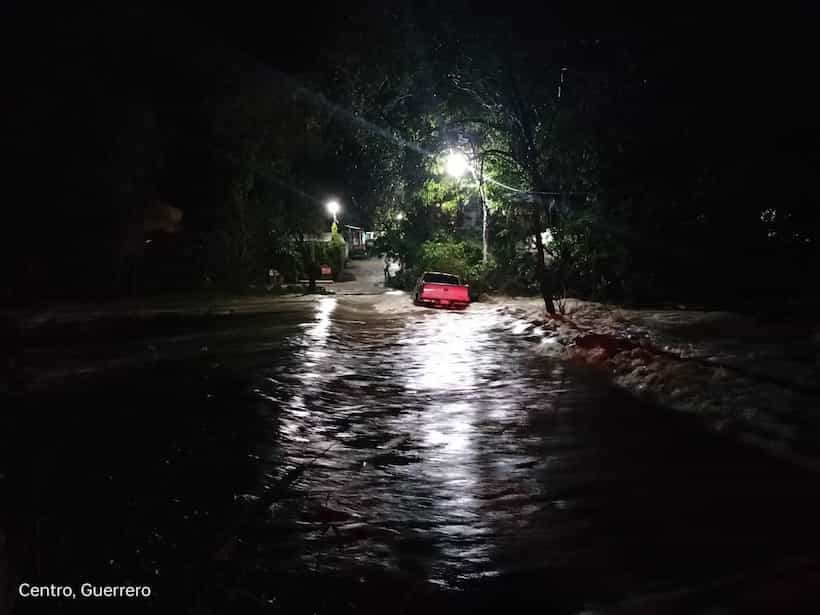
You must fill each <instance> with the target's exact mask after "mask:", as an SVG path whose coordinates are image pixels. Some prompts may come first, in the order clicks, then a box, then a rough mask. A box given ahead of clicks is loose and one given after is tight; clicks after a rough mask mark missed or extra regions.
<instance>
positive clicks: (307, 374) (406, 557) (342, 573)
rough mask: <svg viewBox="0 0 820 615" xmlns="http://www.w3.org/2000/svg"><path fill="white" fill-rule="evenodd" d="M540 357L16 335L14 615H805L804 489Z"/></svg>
mask: <svg viewBox="0 0 820 615" xmlns="http://www.w3.org/2000/svg"><path fill="white" fill-rule="evenodd" d="M95 328H96V329H97V331H98V333H97V335H94V331H95ZM550 343H552V342H551V341H550V340H549V339H547V338H544V337H543V334H542V333H541V332H539V331H538V330H533V329H532V328H530V327H527V326H525V325H524V324H523V323H520V322H517V321H515V320H514V319H513V318H512V317H510V316H505V315H503V314H502V313H501V312H500V311H498V310H495V309H493V308H492V307H488V306H482V305H474V306H471V308H470V309H469V310H467V311H466V312H458V313H452V312H444V311H435V310H425V309H420V310H414V311H408V312H407V313H404V314H397V315H392V316H379V317H377V316H374V315H373V314H372V313H370V312H369V311H368V310H367V305H366V303H364V304H363V303H361V302H360V303H358V304H357V305H356V306H355V309H351V305H348V304H346V303H345V300H344V299H342V298H340V299H336V298H323V299H320V300H318V301H317V302H316V303H315V304H309V305H299V306H296V307H293V308H292V309H289V310H285V311H282V312H280V313H276V314H266V315H256V316H243V317H240V316H233V317H226V318H221V319H220V318H199V319H196V318H183V317H174V318H166V319H151V320H148V321H145V322H141V323H136V324H135V323H134V322H130V321H129V322H121V323H116V322H108V323H107V324H106V325H105V326H101V325H99V324H96V325H85V326H83V327H81V328H78V329H75V330H64V329H61V330H60V332H59V334H57V333H56V332H44V333H42V334H41V335H40V336H39V337H38V336H33V337H32V338H31V339H30V340H29V341H28V344H29V348H28V349H27V353H28V357H29V359H28V360H29V363H30V365H31V366H33V367H32V368H31V369H32V370H35V371H38V372H39V373H41V374H50V376H49V377H42V378H41V379H40V380H39V383H40V384H39V385H38V387H37V388H36V390H34V391H33V392H30V393H28V394H27V395H25V396H23V397H22V398H21V397H17V398H15V399H12V400H9V403H7V404H5V406H6V410H5V411H4V415H3V424H2V427H3V440H2V443H3V447H4V450H5V453H4V455H3V459H2V466H0V472H1V473H2V479H0V487H2V488H3V491H4V494H5V497H4V498H3V501H4V504H3V508H4V510H3V518H2V520H3V542H2V545H3V546H2V548H3V551H2V555H3V566H5V580H4V590H5V591H6V602H5V605H6V608H7V609H8V610H9V611H10V612H19V613H29V612H31V613H34V612H55V613H62V612H90V611H91V610H93V609H101V608H105V609H110V608H111V604H110V603H108V604H107V605H101V604H100V603H90V602H87V601H82V600H79V601H70V600H55V601H50V602H48V603H44V602H42V601H32V600H22V599H20V598H14V596H13V595H11V594H13V593H14V592H16V587H17V584H18V583H19V582H21V581H24V580H26V581H30V582H33V583H57V584H67V585H73V586H75V587H79V585H80V584H81V583H82V582H84V581H88V580H90V581H92V582H94V583H98V584H106V583H108V584H127V583H133V584H140V585H146V584H147V585H150V586H151V587H152V597H151V599H150V600H146V601H142V602H140V603H135V602H134V601H127V602H118V603H117V605H116V607H117V611H118V612H181V613H187V612H191V613H194V612H200V613H221V612H228V611H230V612H270V613H276V612H284V613H289V612H298V613H302V612H304V613H386V612H396V613H414V612H420V611H428V612H448V613H452V612H477V611H480V612H555V613H580V612H642V613H643V612H646V613H651V612H664V613H678V612H680V613H690V612H709V613H715V612H726V613H731V612H777V611H779V610H780V609H781V608H806V609H808V608H814V607H816V606H817V605H818V596H817V590H816V588H817V587H820V585H818V582H819V581H820V564H819V563H818V552H820V550H819V549H818V546H819V545H818V543H820V538H819V537H818V532H817V530H816V526H817V519H820V515H818V512H820V500H818V490H817V479H816V477H815V476H814V475H812V474H808V473H804V472H801V471H798V470H794V469H791V468H789V467H787V466H785V465H783V464H782V463H780V462H777V461H775V460H773V459H770V458H769V457H767V456H765V455H764V454H763V453H760V452H758V451H755V450H751V449H747V448H744V447H742V446H740V445H737V444H734V443H733V442H732V441H731V440H729V439H726V438H722V437H720V436H717V435H714V434H712V433H710V432H709V431H707V430H706V429H704V428H703V427H702V426H701V425H700V424H699V422H698V420H697V419H696V418H693V417H691V416H683V415H679V414H675V413H673V412H670V411H667V410H664V409H661V408H658V407H655V406H653V405H651V404H649V403H646V402H642V401H639V400H636V399H634V398H632V397H629V396H627V395H626V394H624V393H622V392H620V391H618V390H616V389H614V388H612V387H610V386H609V385H608V384H607V383H606V381H604V380H603V379H602V378H601V377H600V376H599V375H596V374H592V373H590V372H587V371H583V370H581V369H576V368H573V367H572V366H571V365H568V364H566V363H564V362H562V361H560V360H558V359H554V358H549V356H548V354H549V353H544V352H539V350H544V345H548V344H550ZM54 374H59V377H56V376H54ZM49 378H51V380H50V379H49ZM2 570H4V568H3V567H2V566H0V571H2ZM108 612H110V611H108Z"/></svg>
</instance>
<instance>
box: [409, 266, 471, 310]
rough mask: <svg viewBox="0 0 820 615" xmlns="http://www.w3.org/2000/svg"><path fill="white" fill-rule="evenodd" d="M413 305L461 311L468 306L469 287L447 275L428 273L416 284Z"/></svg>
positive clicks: (434, 272)
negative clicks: (450, 308)
mask: <svg viewBox="0 0 820 615" xmlns="http://www.w3.org/2000/svg"><path fill="white" fill-rule="evenodd" d="M413 303H415V304H416V305H432V306H436V307H452V308H457V309H461V310H463V309H464V308H466V307H467V306H468V305H469V304H470V287H469V286H467V285H466V284H462V283H461V281H460V280H459V279H458V277H456V276H454V275H450V274H449V273H439V272H437V271H428V272H427V273H425V274H424V275H422V276H421V277H420V278H419V281H418V282H417V283H416V289H415V291H414V292H413Z"/></svg>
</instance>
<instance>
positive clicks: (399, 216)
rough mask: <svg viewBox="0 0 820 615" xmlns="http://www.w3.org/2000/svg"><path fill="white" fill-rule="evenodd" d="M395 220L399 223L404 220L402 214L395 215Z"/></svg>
mask: <svg viewBox="0 0 820 615" xmlns="http://www.w3.org/2000/svg"><path fill="white" fill-rule="evenodd" d="M396 220H398V221H399V222H401V221H402V220H404V214H403V213H402V212H399V213H397V214H396Z"/></svg>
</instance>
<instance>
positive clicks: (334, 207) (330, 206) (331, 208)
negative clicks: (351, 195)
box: [325, 200, 341, 222]
mask: <svg viewBox="0 0 820 615" xmlns="http://www.w3.org/2000/svg"><path fill="white" fill-rule="evenodd" d="M325 207H327V213H329V214H330V215H331V216H333V222H338V220H337V219H336V214H338V213H339V210H340V209H341V206H340V205H339V201H336V200H332V201H328V202H327V203H326V204H325Z"/></svg>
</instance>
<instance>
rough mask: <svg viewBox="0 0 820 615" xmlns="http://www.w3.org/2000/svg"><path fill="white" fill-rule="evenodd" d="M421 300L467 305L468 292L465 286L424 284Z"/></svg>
mask: <svg viewBox="0 0 820 615" xmlns="http://www.w3.org/2000/svg"><path fill="white" fill-rule="evenodd" d="M421 299H422V300H428V301H436V302H440V303H444V304H446V303H451V302H453V303H469V302H470V292H469V289H468V288H467V287H466V286H456V285H455V284H436V283H433V282H425V283H424V285H423V286H422V287H421Z"/></svg>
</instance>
